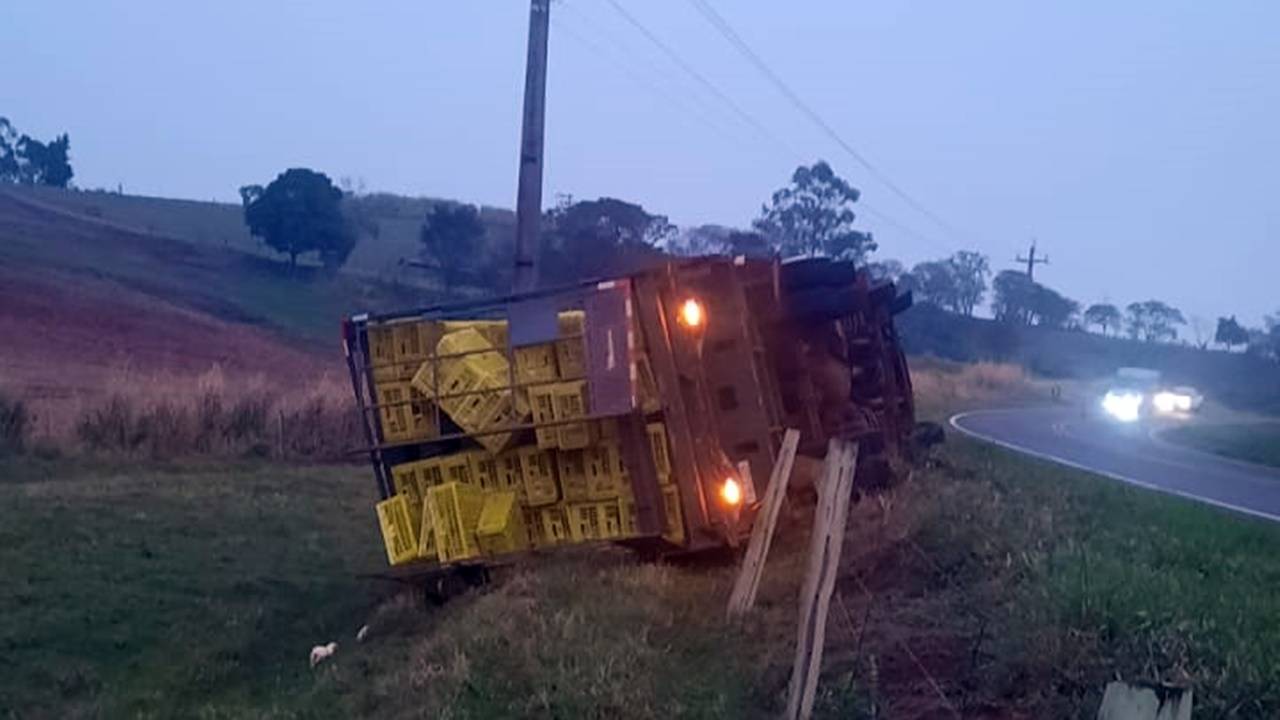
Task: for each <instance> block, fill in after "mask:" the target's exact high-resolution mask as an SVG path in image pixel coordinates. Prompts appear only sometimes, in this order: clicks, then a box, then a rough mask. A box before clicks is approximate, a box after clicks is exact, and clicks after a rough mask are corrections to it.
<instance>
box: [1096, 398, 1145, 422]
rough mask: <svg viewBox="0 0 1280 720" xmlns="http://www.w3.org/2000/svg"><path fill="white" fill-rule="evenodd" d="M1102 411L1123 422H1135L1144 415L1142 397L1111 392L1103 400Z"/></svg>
mask: <svg viewBox="0 0 1280 720" xmlns="http://www.w3.org/2000/svg"><path fill="white" fill-rule="evenodd" d="M1102 409H1103V410H1105V411H1106V412H1107V414H1108V415H1110V416H1111V417H1114V418H1115V419H1117V420H1119V421H1121V422H1134V421H1136V420H1137V419H1138V418H1139V417H1141V415H1142V395H1141V394H1140V393H1126V392H1114V391H1109V392H1107V394H1106V395H1105V396H1103V398H1102Z"/></svg>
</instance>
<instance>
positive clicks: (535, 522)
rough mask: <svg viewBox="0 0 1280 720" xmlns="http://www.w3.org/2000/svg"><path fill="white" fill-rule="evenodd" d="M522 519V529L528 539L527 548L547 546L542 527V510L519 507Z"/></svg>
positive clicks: (544, 531)
mask: <svg viewBox="0 0 1280 720" xmlns="http://www.w3.org/2000/svg"><path fill="white" fill-rule="evenodd" d="M520 514H521V515H522V516H523V517H524V529H525V533H527V535H528V538H529V547H531V548H537V547H541V546H543V545H546V544H547V541H546V537H545V536H546V530H545V529H544V528H543V525H542V508H531V507H527V506H523V505H522V506H521V507H520Z"/></svg>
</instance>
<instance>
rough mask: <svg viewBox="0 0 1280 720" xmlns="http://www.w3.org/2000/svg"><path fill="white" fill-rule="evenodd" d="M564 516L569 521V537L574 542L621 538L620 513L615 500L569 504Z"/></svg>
mask: <svg viewBox="0 0 1280 720" xmlns="http://www.w3.org/2000/svg"><path fill="white" fill-rule="evenodd" d="M565 514H566V515H567V516H568V519H569V537H570V538H571V539H572V540H573V541H574V542H586V541H589V540H614V539H617V538H620V537H622V512H621V509H620V508H619V506H618V501H617V500H613V501H611V502H588V503H570V504H569V505H568V506H567V507H566V508H565Z"/></svg>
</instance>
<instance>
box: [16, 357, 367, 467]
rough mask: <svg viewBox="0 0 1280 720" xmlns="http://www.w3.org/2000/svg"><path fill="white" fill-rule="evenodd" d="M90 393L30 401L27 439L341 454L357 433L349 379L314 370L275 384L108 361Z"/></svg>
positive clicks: (148, 449) (69, 447)
mask: <svg viewBox="0 0 1280 720" xmlns="http://www.w3.org/2000/svg"><path fill="white" fill-rule="evenodd" d="M105 386H106V387H105V388H104V389H103V390H102V391H98V392H92V393H89V392H86V393H80V394H72V395H70V396H69V397H61V398H43V399H36V400H33V401H30V402H29V403H28V405H29V407H30V409H31V420H30V421H29V423H28V424H29V425H30V429H29V439H30V440H31V442H32V443H33V444H36V445H39V446H41V447H44V448H55V449H57V450H61V451H67V452H75V451H87V452H91V453H97V454H107V455H113V456H123V457H133V458H147V459H171V458H182V457H222V458H229V457H244V456H255V457H273V458H278V459H312V460H340V459H343V458H344V457H345V456H346V453H347V452H348V451H349V450H350V449H352V448H353V447H356V446H358V444H359V442H360V429H359V424H358V416H357V415H356V412H355V410H354V407H353V403H352V401H351V391H350V388H349V387H348V386H347V385H346V384H345V383H341V382H339V381H337V380H336V379H334V378H331V377H329V376H321V377H320V378H319V379H317V380H315V381H314V382H313V383H312V384H310V385H307V386H303V387H300V388H294V389H286V388H281V387H280V386H279V385H278V383H273V382H271V381H269V380H268V379H267V378H266V377H265V376H263V375H260V374H259V375H240V376H228V375H227V374H225V373H224V372H223V371H222V369H221V367H219V366H217V365H215V366H213V367H212V368H211V369H210V370H209V371H207V372H204V373H201V374H199V375H179V374H171V373H145V374H144V373H137V372H133V371H131V370H130V369H129V368H127V367H126V368H121V369H119V370H117V371H116V372H115V373H114V374H113V377H112V378H111V379H110V380H109V381H108V382H106V383H105Z"/></svg>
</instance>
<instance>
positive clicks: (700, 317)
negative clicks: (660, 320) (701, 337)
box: [680, 298, 707, 329]
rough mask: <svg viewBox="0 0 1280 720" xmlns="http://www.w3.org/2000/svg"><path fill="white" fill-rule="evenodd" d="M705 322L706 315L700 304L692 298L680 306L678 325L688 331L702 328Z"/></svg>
mask: <svg viewBox="0 0 1280 720" xmlns="http://www.w3.org/2000/svg"><path fill="white" fill-rule="evenodd" d="M706 321H707V314H706V312H705V311H704V310H703V308H702V303H700V302H698V301H697V300H695V299H693V298H689V299H688V300H685V301H684V302H683V303H681V304H680V324H681V325H684V326H685V327H687V328H690V329H697V328H700V327H702V324H703V323H705V322H706Z"/></svg>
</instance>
